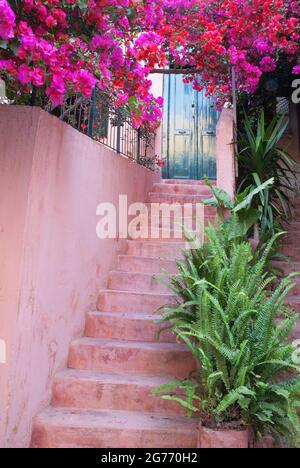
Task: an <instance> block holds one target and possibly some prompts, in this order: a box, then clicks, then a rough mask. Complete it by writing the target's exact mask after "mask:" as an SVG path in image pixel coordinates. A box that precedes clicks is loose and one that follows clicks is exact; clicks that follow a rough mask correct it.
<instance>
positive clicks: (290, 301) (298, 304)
mask: <svg viewBox="0 0 300 468" xmlns="http://www.w3.org/2000/svg"><path fill="white" fill-rule="evenodd" d="M285 304H286V305H288V306H289V307H292V308H293V309H295V310H296V312H299V313H300V297H298V296H290V297H288V298H287V299H286V300H285Z"/></svg>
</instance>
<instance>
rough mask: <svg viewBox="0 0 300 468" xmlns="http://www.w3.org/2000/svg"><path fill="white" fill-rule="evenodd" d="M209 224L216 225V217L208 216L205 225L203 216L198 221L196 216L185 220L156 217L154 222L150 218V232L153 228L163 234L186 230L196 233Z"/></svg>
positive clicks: (181, 218)
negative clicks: (196, 230) (200, 227)
mask: <svg viewBox="0 0 300 468" xmlns="http://www.w3.org/2000/svg"><path fill="white" fill-rule="evenodd" d="M209 223H211V224H213V225H215V224H216V217H215V216H206V217H205V219H204V223H203V217H202V216H200V218H198V219H196V217H195V216H187V217H185V218H183V217H181V216H179V217H178V216H176V217H174V216H171V217H170V218H161V217H160V218H158V217H154V219H153V220H151V217H149V223H148V232H151V229H152V226H153V229H156V230H157V229H159V230H160V231H162V232H164V231H166V230H167V231H171V232H172V233H173V232H174V231H178V230H179V231H182V230H184V229H185V230H187V231H191V230H192V231H194V230H195V229H197V228H198V229H199V226H203V225H204V226H208V224H209ZM183 228H184V229H183ZM161 237H162V236H161Z"/></svg>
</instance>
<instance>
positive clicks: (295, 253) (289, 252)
mask: <svg viewBox="0 0 300 468" xmlns="http://www.w3.org/2000/svg"><path fill="white" fill-rule="evenodd" d="M280 252H281V253H282V254H283V255H286V256H287V257H289V258H290V259H291V260H292V261H294V262H295V261H300V245H298V246H295V245H290V244H285V245H283V246H282V248H281V249H280Z"/></svg>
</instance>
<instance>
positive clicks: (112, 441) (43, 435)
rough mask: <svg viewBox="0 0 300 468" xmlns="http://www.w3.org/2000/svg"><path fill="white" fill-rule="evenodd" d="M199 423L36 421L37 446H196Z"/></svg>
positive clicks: (34, 444) (34, 432)
mask: <svg viewBox="0 0 300 468" xmlns="http://www.w3.org/2000/svg"><path fill="white" fill-rule="evenodd" d="M196 427H197V426H196V423H195V425H194V426H192V425H191V427H190V428H189V429H186V428H185V427H183V428H182V427H180V426H179V427H176V425H175V426H174V430H173V431H170V430H165V431H164V430H151V429H148V430H147V429H131V428H130V427H128V428H127V427H124V426H120V427H119V428H115V427H114V428H107V429H106V428H97V427H93V428H92V429H90V428H86V427H83V428H80V427H68V425H67V422H66V426H65V427H63V428H62V427H60V426H58V427H55V425H51V426H50V427H48V426H46V425H44V424H38V423H36V424H35V426H34V430H33V438H32V447H33V448H43V447H45V448H96V449H99V448H120V447H122V448H153V447H155V448H170V447H174V448H175V447H176V448H195V447H196V444H197V430H196Z"/></svg>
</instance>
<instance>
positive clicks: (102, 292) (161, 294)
mask: <svg viewBox="0 0 300 468" xmlns="http://www.w3.org/2000/svg"><path fill="white" fill-rule="evenodd" d="M106 293H115V294H127V295H133V294H134V295H140V296H145V295H147V296H152V297H158V296H159V297H169V298H170V297H176V296H175V295H174V294H167V293H163V292H162V293H161V292H151V291H127V290H122V289H102V290H101V291H100V294H106Z"/></svg>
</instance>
